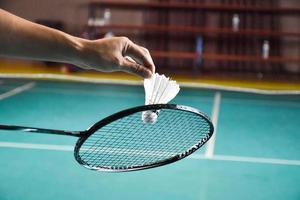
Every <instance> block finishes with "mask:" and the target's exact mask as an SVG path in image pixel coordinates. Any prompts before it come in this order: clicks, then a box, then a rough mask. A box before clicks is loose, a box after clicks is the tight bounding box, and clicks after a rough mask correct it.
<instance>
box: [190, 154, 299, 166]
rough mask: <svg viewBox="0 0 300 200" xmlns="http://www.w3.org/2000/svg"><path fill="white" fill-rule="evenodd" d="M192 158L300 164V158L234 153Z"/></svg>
mask: <svg viewBox="0 0 300 200" xmlns="http://www.w3.org/2000/svg"><path fill="white" fill-rule="evenodd" d="M190 158H192V159H199V160H217V161H234V162H250V163H261V164H278V165H295V166H300V160H287V159H276V158H259V157H246V156H232V155H214V156H213V157H211V158H207V157H206V156H203V155H199V154H192V155H191V156H190Z"/></svg>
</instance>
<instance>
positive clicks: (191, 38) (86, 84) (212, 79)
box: [0, 0, 300, 200]
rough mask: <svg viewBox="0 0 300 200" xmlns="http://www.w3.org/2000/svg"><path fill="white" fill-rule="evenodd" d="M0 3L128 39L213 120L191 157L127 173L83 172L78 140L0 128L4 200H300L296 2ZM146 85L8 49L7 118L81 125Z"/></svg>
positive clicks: (77, 32)
mask: <svg viewBox="0 0 300 200" xmlns="http://www.w3.org/2000/svg"><path fill="white" fill-rule="evenodd" d="M0 8H2V9H4V10H7V11H9V12H11V13H13V14H15V15H18V16H20V17H23V18H25V19H28V20H31V21H34V22H37V23H40V24H43V25H46V26H49V27H53V28H56V29H59V30H62V31H64V32H67V33H69V34H72V35H74V36H78V37H83V38H87V39H100V38H103V37H112V36H127V37H128V38H130V39H131V40H133V41H134V42H136V43H138V44H140V45H143V46H145V47H147V48H148V49H149V50H150V53H151V54H152V57H153V60H154V62H155V64H156V68H157V70H156V71H157V72H158V73H160V74H163V73H164V74H166V76H169V77H171V78H172V79H174V80H176V81H177V82H178V83H179V85H180V87H181V90H180V92H179V94H178V95H177V96H176V98H175V99H174V100H172V102H171V103H175V104H181V105H187V106H191V107H194V108H196V109H199V110H201V111H202V112H204V113H206V114H207V115H208V116H209V117H210V118H211V119H212V121H213V124H214V126H215V132H214V135H213V137H212V138H211V139H210V140H209V142H208V143H207V144H206V145H205V146H203V147H202V148H201V149H200V150H199V151H197V152H195V153H194V154H193V155H191V156H189V157H187V158H186V159H183V160H181V161H179V162H176V163H173V164H170V165H166V166H163V167H159V168H154V169H151V170H144V171H137V172H130V173H104V172H96V171H91V170H87V169H84V168H83V167H82V166H80V165H78V164H77V162H76V161H75V160H74V158H73V147H74V144H75V142H76V139H74V138H70V137H64V136H53V135H42V134H40V135H39V134H34V133H26V134H21V133H20V132H18V131H14V132H8V131H4V130H0V167H1V170H0V179H1V183H0V200H20V199H24V200H25V199H30V200H40V199H43V200H53V199H72V200H82V199H89V200H99V199H105V200H116V199H126V200H153V199H155V200H227V199H229V200H241V199H243V200H253V199H255V200H266V199H274V200H275V199H276V200H277V199H278V200H283V199H284V200H299V199H300V187H299V183H300V145H299V144H300V131H299V130H300V123H299V122H300V118H299V116H300V0H113V1H112V0H51V1H48V0H0ZM0 48H1V46H0ZM142 81H143V80H142V78H140V77H136V76H133V75H128V74H125V73H119V72H117V73H101V72H96V71H92V70H83V69H79V68H77V67H76V66H72V65H69V64H64V63H51V62H39V61H30V60H20V59H11V58H4V57H1V58H0V124H14V125H20V126H35V127H41V128H52V129H61V130H75V131H78V130H85V129H86V128H87V127H90V126H91V125H92V124H94V123H95V122H97V121H99V120H100V119H103V118H105V117H107V116H109V115H111V114H113V113H116V112H118V111H120V110H123V109H127V108H130V107H135V106H138V105H143V104H144V102H145V93H144V88H143V85H142V83H143V82H142ZM158 120H159V118H158ZM182 134H184V132H183V133H182Z"/></svg>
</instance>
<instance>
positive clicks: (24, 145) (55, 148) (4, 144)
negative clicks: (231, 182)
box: [0, 142, 300, 166]
mask: <svg viewBox="0 0 300 200" xmlns="http://www.w3.org/2000/svg"><path fill="white" fill-rule="evenodd" d="M0 148H16V149H32V150H50V151H73V150H74V146H71V145H55V144H36V143H19V142H0ZM187 158H188V159H194V160H212V161H231V162H247V163H256V164H277V165H289V166H300V160H288V159H277V158H264V157H247V156H234V155H213V156H212V157H210V158H208V157H206V156H205V155H202V154H192V155H190V156H188V157H187Z"/></svg>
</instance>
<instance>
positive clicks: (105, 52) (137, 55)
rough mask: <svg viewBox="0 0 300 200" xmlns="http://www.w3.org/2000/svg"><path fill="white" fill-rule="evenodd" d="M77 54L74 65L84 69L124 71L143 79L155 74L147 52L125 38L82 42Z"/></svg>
mask: <svg viewBox="0 0 300 200" xmlns="http://www.w3.org/2000/svg"><path fill="white" fill-rule="evenodd" d="M79 52H80V53H79V56H78V57H79V59H78V58H77V59H76V58H75V60H73V61H74V64H75V65H78V66H79V67H82V68H85V69H95V70H99V71H104V72H112V71H124V72H129V73H132V74H136V75H139V76H141V77H144V78H149V77H151V75H152V73H154V72H155V66H154V63H153V60H152V58H151V56H150V53H149V51H148V50H147V49H146V48H144V47H141V46H138V45H137V44H134V43H133V42H132V41H130V40H129V39H128V38H126V37H113V38H104V39H99V40H93V41H91V40H82V47H81V48H80V51H79ZM128 56H129V57H130V58H132V59H130V58H128Z"/></svg>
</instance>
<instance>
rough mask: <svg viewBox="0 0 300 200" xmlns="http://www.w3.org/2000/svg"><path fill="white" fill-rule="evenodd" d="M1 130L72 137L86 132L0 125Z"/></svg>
mask: <svg viewBox="0 0 300 200" xmlns="http://www.w3.org/2000/svg"><path fill="white" fill-rule="evenodd" d="M0 130H8V131H23V132H31V133H46V134H56V135H70V136H76V137H80V136H81V135H82V134H84V133H85V132H84V131H83V132H82V131H63V130H54V129H45V128H35V127H26V126H14V125H3V124H0Z"/></svg>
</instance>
